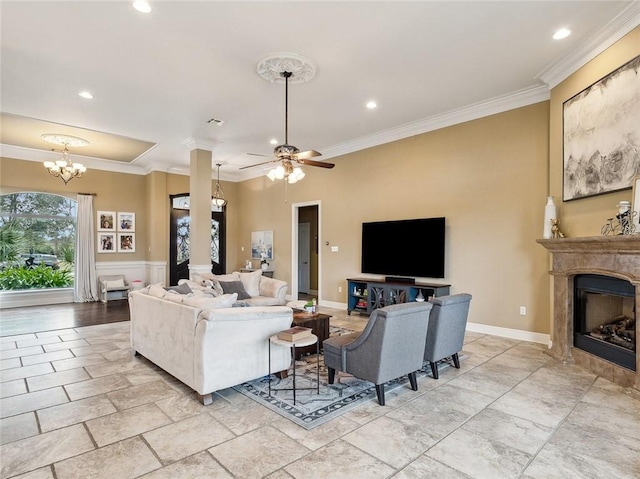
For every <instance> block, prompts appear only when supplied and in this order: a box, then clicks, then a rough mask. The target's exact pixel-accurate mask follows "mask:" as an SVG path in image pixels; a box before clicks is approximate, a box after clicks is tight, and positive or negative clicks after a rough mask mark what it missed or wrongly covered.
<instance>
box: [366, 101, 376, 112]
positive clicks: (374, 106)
mask: <svg viewBox="0 0 640 479" xmlns="http://www.w3.org/2000/svg"><path fill="white" fill-rule="evenodd" d="M377 107H378V104H377V103H376V102H375V101H373V100H371V101H370V102H367V108H368V109H369V110H373V109H374V108H377Z"/></svg>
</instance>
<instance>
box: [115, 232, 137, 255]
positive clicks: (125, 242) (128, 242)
mask: <svg viewBox="0 0 640 479" xmlns="http://www.w3.org/2000/svg"><path fill="white" fill-rule="evenodd" d="M135 251H136V235H135V233H118V253H135Z"/></svg>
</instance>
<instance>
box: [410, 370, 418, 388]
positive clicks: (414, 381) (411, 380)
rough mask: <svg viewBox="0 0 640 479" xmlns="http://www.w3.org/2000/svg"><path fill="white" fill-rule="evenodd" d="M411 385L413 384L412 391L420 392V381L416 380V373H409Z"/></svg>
mask: <svg viewBox="0 0 640 479" xmlns="http://www.w3.org/2000/svg"><path fill="white" fill-rule="evenodd" d="M409 383H411V389H413V390H414V391H417V390H418V381H417V380H416V372H415V371H414V372H412V373H409Z"/></svg>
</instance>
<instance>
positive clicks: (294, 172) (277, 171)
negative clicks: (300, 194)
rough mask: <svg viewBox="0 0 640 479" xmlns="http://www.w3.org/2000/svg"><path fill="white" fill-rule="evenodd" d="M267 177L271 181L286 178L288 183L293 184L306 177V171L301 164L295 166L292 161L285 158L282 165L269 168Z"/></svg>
mask: <svg viewBox="0 0 640 479" xmlns="http://www.w3.org/2000/svg"><path fill="white" fill-rule="evenodd" d="M267 178H269V179H270V180H271V181H275V180H282V179H286V180H287V182H288V183H290V184H293V183H297V182H298V181H300V180H301V179H302V178H304V171H302V168H300V167H299V166H296V167H295V168H294V167H293V164H292V163H291V161H288V160H283V161H282V163H281V164H280V165H278V166H277V167H275V168H271V169H270V170H269V173H267Z"/></svg>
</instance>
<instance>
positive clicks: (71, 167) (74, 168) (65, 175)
mask: <svg viewBox="0 0 640 479" xmlns="http://www.w3.org/2000/svg"><path fill="white" fill-rule="evenodd" d="M41 138H42V139H43V140H45V141H48V142H49V143H54V144H56V145H61V146H64V149H63V150H62V158H60V159H59V160H57V161H55V162H53V161H45V162H44V167H45V168H46V169H47V170H48V171H49V173H50V174H51V175H53V176H55V177H56V178H60V179H61V180H62V181H64V184H65V185H66V184H67V183H68V182H69V180H71V179H73V178H81V177H82V174H83V173H84V172H85V171H87V168H86V167H85V166H84V165H83V164H82V163H72V162H71V159H70V158H69V146H74V147H75V146H86V145H88V144H89V142H88V141H87V140H85V139H83V138H78V137H76V136H69V135H59V134H57V133H45V134H44V135H42V136H41Z"/></svg>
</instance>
